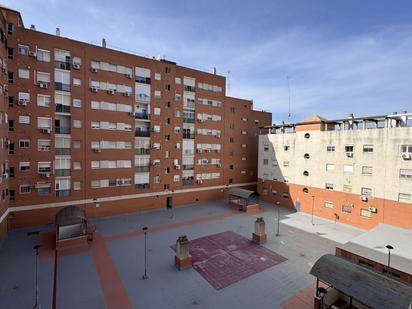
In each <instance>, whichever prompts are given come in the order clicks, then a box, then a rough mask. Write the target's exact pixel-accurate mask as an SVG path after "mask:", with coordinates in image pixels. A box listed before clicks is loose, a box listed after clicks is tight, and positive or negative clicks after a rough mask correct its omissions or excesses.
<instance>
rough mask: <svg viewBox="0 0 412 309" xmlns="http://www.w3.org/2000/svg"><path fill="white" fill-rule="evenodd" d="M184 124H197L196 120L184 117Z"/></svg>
mask: <svg viewBox="0 0 412 309" xmlns="http://www.w3.org/2000/svg"><path fill="white" fill-rule="evenodd" d="M183 122H185V123H195V118H186V117H183Z"/></svg>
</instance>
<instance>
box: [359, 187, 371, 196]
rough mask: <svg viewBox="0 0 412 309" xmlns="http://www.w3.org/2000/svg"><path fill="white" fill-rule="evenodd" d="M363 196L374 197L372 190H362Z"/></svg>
mask: <svg viewBox="0 0 412 309" xmlns="http://www.w3.org/2000/svg"><path fill="white" fill-rule="evenodd" d="M361 195H362V196H368V197H369V196H372V189H371V188H361Z"/></svg>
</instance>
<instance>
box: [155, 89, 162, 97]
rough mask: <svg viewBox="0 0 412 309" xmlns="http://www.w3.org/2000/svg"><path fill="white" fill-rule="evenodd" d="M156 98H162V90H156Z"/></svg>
mask: <svg viewBox="0 0 412 309" xmlns="http://www.w3.org/2000/svg"><path fill="white" fill-rule="evenodd" d="M154 96H155V98H160V97H161V96H162V92H161V91H160V90H155V92H154Z"/></svg>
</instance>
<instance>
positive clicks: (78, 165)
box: [73, 161, 82, 170]
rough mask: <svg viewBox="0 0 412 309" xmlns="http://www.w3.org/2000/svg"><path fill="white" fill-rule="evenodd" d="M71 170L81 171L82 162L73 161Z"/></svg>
mask: <svg viewBox="0 0 412 309" xmlns="http://www.w3.org/2000/svg"><path fill="white" fill-rule="evenodd" d="M73 169H74V170H81V169H82V162H80V161H74V162H73Z"/></svg>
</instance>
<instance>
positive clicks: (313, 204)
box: [312, 195, 315, 225]
mask: <svg viewBox="0 0 412 309" xmlns="http://www.w3.org/2000/svg"><path fill="white" fill-rule="evenodd" d="M314 208H315V196H314V195H312V225H315V223H313V211H314Z"/></svg>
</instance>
